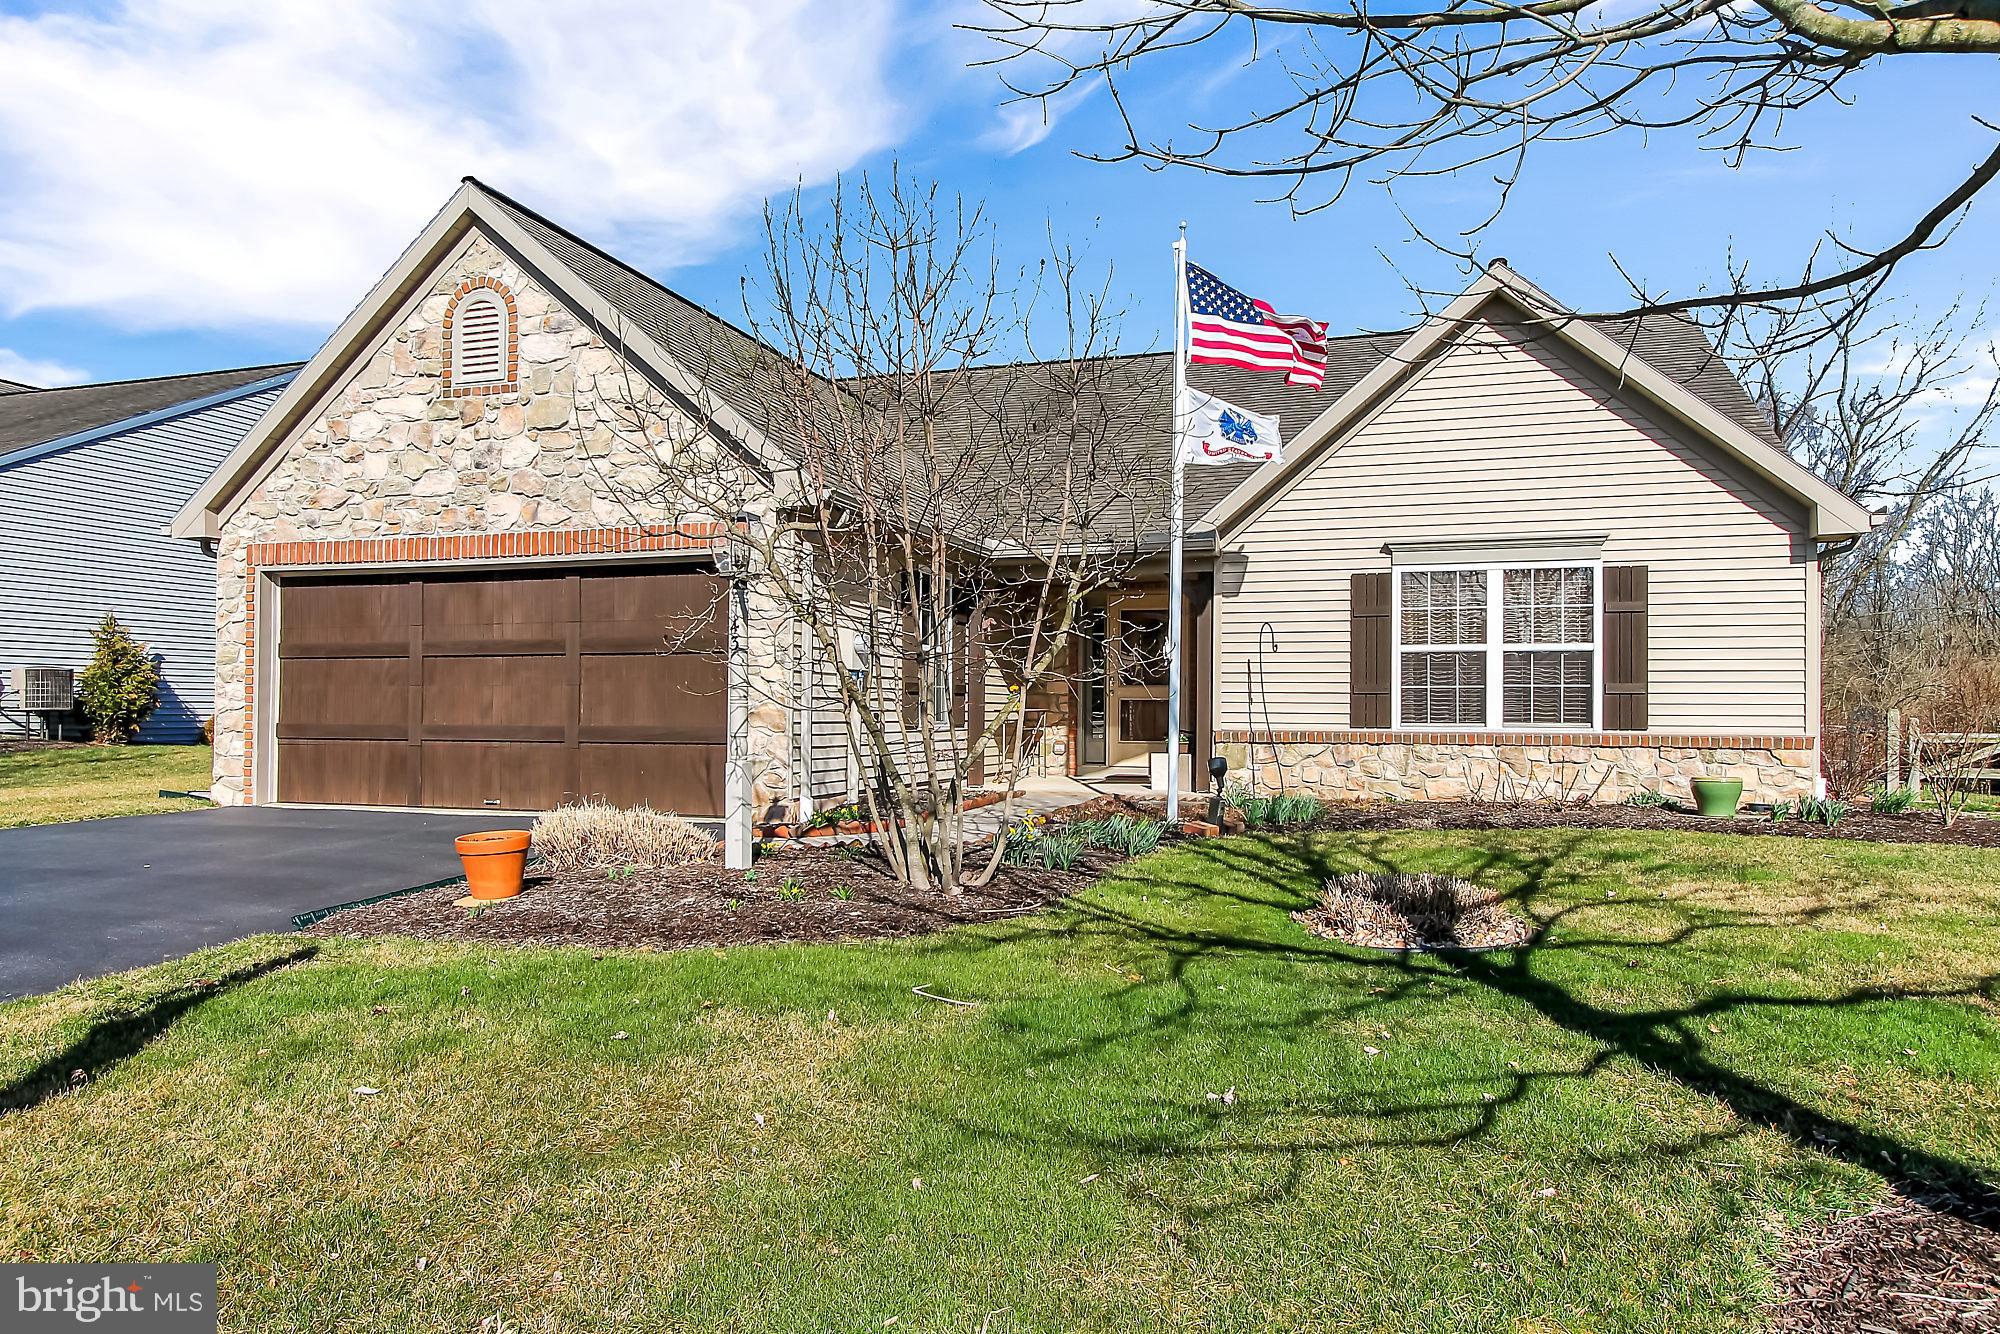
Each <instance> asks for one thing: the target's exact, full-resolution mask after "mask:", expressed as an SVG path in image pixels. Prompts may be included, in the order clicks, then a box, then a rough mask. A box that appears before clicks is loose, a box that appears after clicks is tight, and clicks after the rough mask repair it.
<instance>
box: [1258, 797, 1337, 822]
mask: <svg viewBox="0 0 2000 1334" xmlns="http://www.w3.org/2000/svg"><path fill="white" fill-rule="evenodd" d="M1325 810H1326V804H1325V803H1324V802H1322V801H1320V800H1319V799H1318V798H1316V797H1308V796H1304V795H1301V794H1299V793H1296V792H1291V793H1286V794H1285V795H1283V796H1279V797H1273V798H1271V807H1270V817H1271V823H1272V824H1311V823H1312V822H1313V821H1314V820H1317V819H1319V817H1320V816H1321V814H1323V813H1324V812H1325Z"/></svg>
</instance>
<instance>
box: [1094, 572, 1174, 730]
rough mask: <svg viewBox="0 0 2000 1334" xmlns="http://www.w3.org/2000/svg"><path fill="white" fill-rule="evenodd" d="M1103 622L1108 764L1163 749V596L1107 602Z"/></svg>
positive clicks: (1165, 658)
mask: <svg viewBox="0 0 2000 1334" xmlns="http://www.w3.org/2000/svg"><path fill="white" fill-rule="evenodd" d="M1108 620H1109V625H1108V626H1107V631H1108V633H1107V635H1106V647H1107V649H1108V652H1107V653H1106V655H1105V657H1106V663H1105V668H1106V672H1105V674H1106V677H1107V678H1108V682H1109V686H1110V690H1109V694H1110V697H1111V698H1110V705H1111V707H1110V715H1111V716H1110V733H1111V736H1110V744H1109V747H1108V750H1109V755H1108V759H1109V761H1110V762H1111V763H1112V764H1117V763H1119V762H1120V761H1124V760H1133V759H1139V758H1141V757H1143V756H1145V755H1149V754H1153V753H1155V752H1164V751H1165V750H1166V749H1167V600H1166V597H1165V595H1163V594H1151V595H1146V596H1139V597H1132V598H1126V599H1121V600H1120V601H1118V602H1115V603H1113V604H1112V606H1111V609H1110V613H1109V617H1108Z"/></svg>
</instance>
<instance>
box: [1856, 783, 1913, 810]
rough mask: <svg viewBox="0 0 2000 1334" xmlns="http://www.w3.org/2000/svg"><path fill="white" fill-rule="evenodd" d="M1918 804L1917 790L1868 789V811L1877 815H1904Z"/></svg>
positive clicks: (1902, 788) (1875, 787)
mask: <svg viewBox="0 0 2000 1334" xmlns="http://www.w3.org/2000/svg"><path fill="white" fill-rule="evenodd" d="M1916 804H1917V790H1916V789H1915V788H1910V787H1897V788H1890V787H1883V786H1882V785H1880V784H1877V785H1876V786H1874V787H1871V788H1869V789H1868V809H1869V810H1871V811H1873V812H1875V814H1877V815H1904V814H1907V813H1908V812H1909V810H1910V809H1911V808H1912V807H1914V806H1915V805H1916Z"/></svg>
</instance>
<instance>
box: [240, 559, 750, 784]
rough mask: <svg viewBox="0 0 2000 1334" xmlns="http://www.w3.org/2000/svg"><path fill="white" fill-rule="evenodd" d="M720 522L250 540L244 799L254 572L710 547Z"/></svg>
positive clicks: (253, 728)
mask: <svg viewBox="0 0 2000 1334" xmlns="http://www.w3.org/2000/svg"><path fill="white" fill-rule="evenodd" d="M724 531H725V525H723V524H719V523H685V524H648V525H644V526H635V527H628V528H555V529H543V530H538V531H534V532H520V533H449V534H438V535H432V536H425V537H366V538H341V539H337V540H332V541H317V542H252V543H250V544H249V545H248V546H247V547H245V548H244V564H245V567H246V568H245V570H244V575H243V800H244V803H245V804H246V805H255V804H256V800H257V787H256V775H255V767H256V754H257V576H258V575H259V574H260V573H266V572H270V571H273V570H283V569H286V568H313V567H321V566H328V565H334V566H339V565H409V566H422V565H425V564H431V563H440V562H456V561H468V560H505V559H508V558H510V557H532V556H575V557H588V556H609V555H643V554H648V553H652V552H670V551H713V550H714V549H715V543H716V539H718V538H720V537H721V536H722V535H723V533H724Z"/></svg>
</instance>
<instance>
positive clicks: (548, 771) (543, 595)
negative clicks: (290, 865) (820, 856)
mask: <svg viewBox="0 0 2000 1334" xmlns="http://www.w3.org/2000/svg"><path fill="white" fill-rule="evenodd" d="M727 588H728V585H727V583H726V581H724V580H722V579H721V578H719V577H718V576H716V575H715V574H713V573H710V572H708V571H704V570H689V569H687V568H686V567H679V568H675V567H670V566H669V567H660V566H653V567H639V568H633V567H629V566H618V565H612V566H595V567H583V568H563V567H552V568H547V569H532V570H522V569H520V568H519V567H516V568H515V569H514V570H510V571H508V572H507V573H505V574H504V575H503V574H495V573H491V572H479V571H466V572H457V571H442V570H434V569H433V570H424V571H412V572H403V571H395V572H387V573H373V574H368V575H347V574H343V575H339V576H337V577H336V576H321V575H308V574H300V575H293V576H291V577H288V578H286V579H285V580H284V582H283V583H282V584H280V585H279V586H278V588H277V593H278V604H279V607H278V617H277V630H276V661H275V662H274V663H272V664H271V666H273V667H274V668H275V672H274V673H272V674H270V676H268V677H267V682H268V693H267V691H260V692H259V693H260V695H262V696H263V698H264V699H265V700H266V701H267V702H269V701H270V699H271V695H272V694H275V710H276V716H275V718H274V719H273V720H272V721H273V727H272V730H271V733H269V734H268V735H270V737H271V739H272V740H273V741H274V742H275V745H276V751H277V768H276V780H275V796H276V798H277V800H279V801H281V802H299V803H323V804H334V805H362V806H412V807H434V808H444V809H461V810H477V809H499V810H513V811H529V810H543V809H547V808H549V807H551V806H555V805H557V804H560V803H561V802H563V801H565V800H570V799H575V798H579V797H586V796H598V797H602V798H604V799H605V800H607V801H610V802H613V803H615V804H618V805H636V804H640V803H645V804H648V805H651V806H652V807H654V808H655V809H658V810H670V811H676V812H679V813H680V814H683V815H692V816H720V815H721V814H722V813H723V772H724V762H725V751H726V747H725V739H726V735H727V727H728V721H727V720H728V701H727V692H726V669H725V664H724V656H723V655H724V649H725V639H726V634H727V631H726V626H727V609H726V601H725V599H726V596H727Z"/></svg>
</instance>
